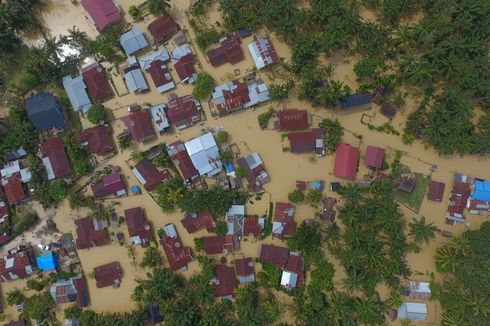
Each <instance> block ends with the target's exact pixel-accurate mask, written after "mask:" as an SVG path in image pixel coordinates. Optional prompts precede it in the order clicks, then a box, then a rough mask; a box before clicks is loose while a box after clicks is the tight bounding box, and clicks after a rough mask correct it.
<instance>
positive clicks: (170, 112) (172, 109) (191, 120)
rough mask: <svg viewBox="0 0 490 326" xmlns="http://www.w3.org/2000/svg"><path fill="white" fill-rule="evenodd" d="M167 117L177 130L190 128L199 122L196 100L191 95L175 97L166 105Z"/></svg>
mask: <svg viewBox="0 0 490 326" xmlns="http://www.w3.org/2000/svg"><path fill="white" fill-rule="evenodd" d="M166 112H167V117H168V120H169V121H170V123H172V124H174V125H175V126H177V127H178V128H183V127H190V126H192V125H193V124H195V123H196V122H198V121H200V120H201V115H200V114H199V111H198V110H197V106H196V99H195V97H194V96H192V95H186V96H182V97H176V98H174V99H172V100H171V101H170V102H168V104H167V111H166Z"/></svg>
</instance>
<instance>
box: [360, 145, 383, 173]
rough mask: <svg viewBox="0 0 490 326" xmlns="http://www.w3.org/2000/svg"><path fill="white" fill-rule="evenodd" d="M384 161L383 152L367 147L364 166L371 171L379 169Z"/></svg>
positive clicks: (374, 147)
mask: <svg viewBox="0 0 490 326" xmlns="http://www.w3.org/2000/svg"><path fill="white" fill-rule="evenodd" d="M384 160H385V150H384V149H383V148H380V147H376V146H368V147H367V149H366V157H364V164H366V166H367V167H370V168H372V169H381V168H382V167H383V163H384Z"/></svg>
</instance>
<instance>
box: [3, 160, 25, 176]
mask: <svg viewBox="0 0 490 326" xmlns="http://www.w3.org/2000/svg"><path fill="white" fill-rule="evenodd" d="M16 172H20V162H19V160H17V161H12V162H8V163H7V164H5V165H4V166H3V169H1V170H0V175H1V176H2V177H10V176H11V175H12V174H14V173H16Z"/></svg>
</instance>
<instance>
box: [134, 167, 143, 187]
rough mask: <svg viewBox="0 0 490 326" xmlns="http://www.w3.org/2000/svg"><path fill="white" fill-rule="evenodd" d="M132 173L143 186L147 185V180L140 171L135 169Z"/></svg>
mask: <svg viewBox="0 0 490 326" xmlns="http://www.w3.org/2000/svg"><path fill="white" fill-rule="evenodd" d="M131 172H133V174H134V176H135V177H136V179H138V181H139V183H141V184H142V185H145V184H146V180H145V178H143V176H142V175H141V173H140V171H138V169H137V168H133V169H132V170H131Z"/></svg>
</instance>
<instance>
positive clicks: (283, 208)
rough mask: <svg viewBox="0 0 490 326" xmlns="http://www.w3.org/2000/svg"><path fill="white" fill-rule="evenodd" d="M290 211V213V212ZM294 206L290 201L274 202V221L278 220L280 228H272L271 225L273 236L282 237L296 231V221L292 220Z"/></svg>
mask: <svg viewBox="0 0 490 326" xmlns="http://www.w3.org/2000/svg"><path fill="white" fill-rule="evenodd" d="M291 213H292V214H291ZM294 213H295V206H294V205H293V204H291V203H280V202H277V203H276V209H275V211H274V222H278V223H280V224H281V226H282V230H280V229H279V228H277V229H274V226H273V227H272V228H273V229H272V236H273V237H283V236H288V235H293V234H294V233H295V232H296V223H295V222H294Z"/></svg>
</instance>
